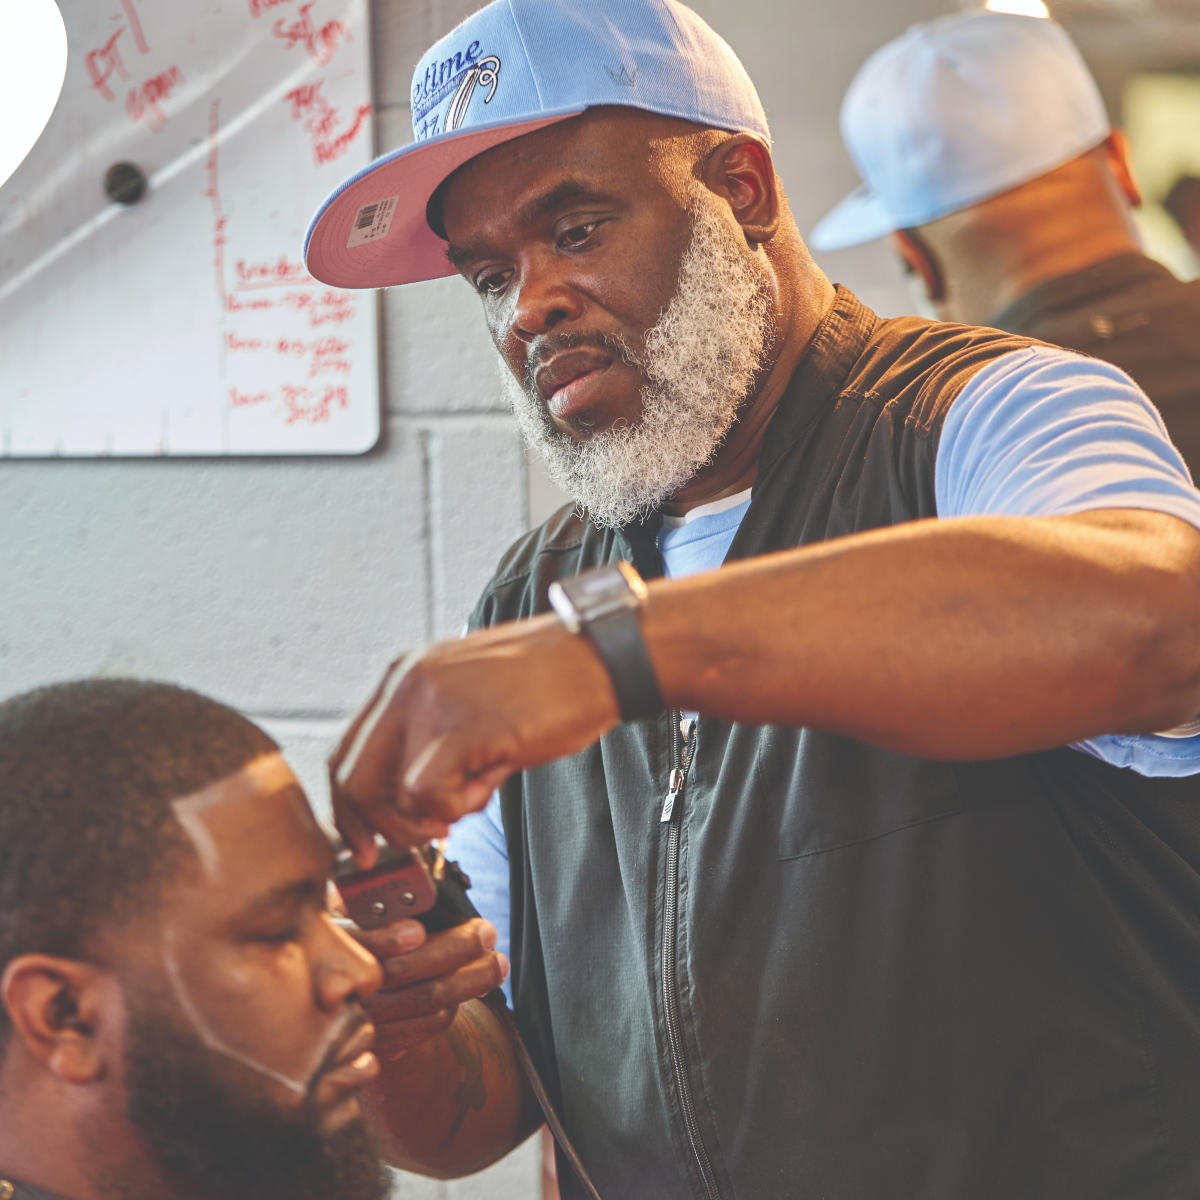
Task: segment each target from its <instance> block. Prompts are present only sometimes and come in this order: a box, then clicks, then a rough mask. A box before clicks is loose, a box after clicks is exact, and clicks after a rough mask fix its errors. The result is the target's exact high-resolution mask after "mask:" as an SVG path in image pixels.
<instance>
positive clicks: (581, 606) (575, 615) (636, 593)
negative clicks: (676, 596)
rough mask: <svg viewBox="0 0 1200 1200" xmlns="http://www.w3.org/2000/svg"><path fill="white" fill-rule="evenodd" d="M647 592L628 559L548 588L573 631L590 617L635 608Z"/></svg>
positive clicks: (584, 572)
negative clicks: (625, 561) (626, 561)
mask: <svg viewBox="0 0 1200 1200" xmlns="http://www.w3.org/2000/svg"><path fill="white" fill-rule="evenodd" d="M645 594H646V585H645V584H644V583H642V579H641V576H640V575H638V573H637V572H636V571H635V570H634V569H633V568H632V567H631V566H629V564H628V563H624V562H622V563H616V564H612V565H609V566H605V567H597V568H595V570H591V571H582V572H580V574H578V575H572V576H569V577H568V578H566V579H560V580H558V581H557V582H555V583H552V584H551V585H550V588H549V591H548V592H547V599H549V601H550V604H551V607H552V608H553V609H554V611H555V612H556V613H558V615H559V617H561V618H562V621H563V624H565V625H566V627H567V628H568V629H569V630H571V632H572V633H576V632H578V631H579V629H580V627H581V626H583V625H585V624H587V622H589V621H595V620H598V619H599V618H601V617H605V616H608V615H609V614H610V613H615V612H620V611H622V610H623V609H635V608H637V607H638V605H639V604H640V603H641V601H642V599H643V598H644V596H645Z"/></svg>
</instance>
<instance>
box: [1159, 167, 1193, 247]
mask: <svg viewBox="0 0 1200 1200" xmlns="http://www.w3.org/2000/svg"><path fill="white" fill-rule="evenodd" d="M1163 208H1165V209H1166V210H1167V212H1168V213H1170V215H1171V216H1172V217H1173V218H1174V219H1175V224H1176V225H1178V226H1179V232H1180V233H1182V234H1183V238H1184V241H1186V242H1187V244H1188V246H1189V247H1190V248H1191V251H1192V254H1193V255H1194V256H1195V259H1196V261H1197V262H1198V263H1200V176H1197V175H1188V174H1185V175H1180V176H1179V178H1178V179H1176V180H1175V182H1174V183H1173V184H1171V187H1170V189H1169V190H1168V191H1167V194H1166V196H1165V197H1164V198H1163Z"/></svg>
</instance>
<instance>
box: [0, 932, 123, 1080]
mask: <svg viewBox="0 0 1200 1200" xmlns="http://www.w3.org/2000/svg"><path fill="white" fill-rule="evenodd" d="M106 982H107V977H106V975H105V973H104V972H103V971H102V970H101V969H100V968H99V967H96V966H93V965H92V964H90V963H85V962H80V961H79V960H78V959H73V958H58V957H56V956H54V955H50V954H21V955H18V956H17V957H16V958H14V959H12V960H11V961H10V962H9V964H8V966H7V967H6V968H5V969H4V974H3V975H0V1004H3V1005H4V1007H5V1009H6V1010H7V1011H8V1017H9V1020H10V1021H11V1022H12V1025H13V1033H14V1036H15V1037H17V1038H19V1039H20V1041H21V1043H22V1045H23V1046H24V1049H25V1051H26V1053H28V1054H29V1055H30V1056H32V1057H33V1058H35V1059H37V1060H38V1061H39V1062H41V1063H42V1065H43V1066H44V1067H45V1068H46V1070H48V1071H50V1072H52V1073H53V1074H55V1075H57V1076H59V1077H60V1078H61V1079H62V1080H63V1081H64V1082H67V1083H91V1082H93V1081H94V1080H96V1079H99V1078H100V1077H101V1076H102V1075H103V1073H104V1055H103V1053H102V1051H101V1045H100V1038H99V1036H98V1035H99V1033H100V1031H101V1029H102V1028H103V1026H104V1024H105V1022H106V1021H107V1020H110V1019H111V1016H112V1014H110V1013H109V1012H108V1008H109V1007H110V1006H111V1003H112V996H113V994H114V993H113V991H112V989H111V987H107V986H105V984H106Z"/></svg>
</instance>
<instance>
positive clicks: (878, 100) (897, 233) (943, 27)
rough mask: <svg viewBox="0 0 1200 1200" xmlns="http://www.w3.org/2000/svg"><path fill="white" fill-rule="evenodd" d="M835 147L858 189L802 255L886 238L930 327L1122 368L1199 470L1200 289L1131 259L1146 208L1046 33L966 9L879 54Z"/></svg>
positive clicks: (1082, 73)
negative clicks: (1008, 336)
mask: <svg viewBox="0 0 1200 1200" xmlns="http://www.w3.org/2000/svg"><path fill="white" fill-rule="evenodd" d="M841 126H842V136H843V139H844V140H845V143H846V147H847V149H848V150H849V152H850V155H851V157H852V158H853V159H854V161H855V163H856V164H857V166H858V169H859V172H860V173H861V175H862V177H863V179H864V180H865V183H864V184H863V186H861V187H860V188H859V189H858V190H857V191H855V192H853V193H852V194H851V195H850V196H848V197H847V198H846V199H845V200H843V201H842V202H841V203H840V204H839V205H838V206H837V207H836V208H834V209H833V210H832V211H831V212H830V213H828V214H827V215H826V216H825V217H824V218H823V219H822V220H821V221H820V222H819V223H818V225H817V226H816V228H815V229H814V230H813V231H812V234H811V235H810V237H809V244H810V245H811V246H812V247H813V248H814V249H817V250H835V249H838V248H840V247H843V246H850V245H855V244H857V243H859V242H865V241H868V240H870V239H872V238H877V237H884V236H886V237H887V239H888V242H889V243H890V245H891V246H892V248H893V249H894V250H895V252H896V253H897V255H898V256H899V258H900V261H901V263H902V264H903V266H904V269H905V271H906V272H907V273H908V274H910V275H911V276H912V278H913V279H914V281H915V283H916V285H917V287H918V288H919V291H920V296H921V298H922V299H923V300H927V301H928V303H929V304H930V305H931V306H932V308H933V310H934V312H935V313H936V315H937V316H938V317H940V318H941V319H942V320H945V321H961V322H963V323H964V324H969V325H991V326H994V327H995V328H997V329H1004V330H1008V331H1009V332H1012V333H1019V334H1024V335H1028V336H1030V337H1036V338H1041V339H1043V340H1045V341H1048V342H1053V343H1055V344H1056V345H1059V346H1067V347H1069V348H1071V349H1074V350H1080V351H1083V352H1085V353H1087V354H1094V355H1096V356H1097V357H1098V358H1103V359H1106V360H1107V361H1109V362H1111V363H1115V364H1116V365H1117V366H1119V367H1121V368H1122V370H1125V371H1127V372H1128V373H1129V374H1130V375H1132V376H1133V378H1134V379H1135V380H1136V381H1137V382H1138V384H1140V385H1141V387H1142V388H1143V389H1144V390H1145V392H1146V393H1147V395H1149V397H1150V399H1151V400H1153V401H1154V403H1155V404H1156V405H1157V406H1158V408H1159V410H1160V411H1161V412H1162V414H1163V418H1164V420H1165V421H1166V425H1167V429H1168V430H1169V432H1170V434H1171V437H1172V438H1173V440H1174V441H1175V443H1176V445H1178V446H1179V448H1180V450H1182V452H1183V456H1184V458H1185V459H1186V460H1187V462H1188V465H1189V467H1190V468H1191V471H1192V474H1193V476H1195V475H1196V474H1197V471H1198V470H1200V338H1197V337H1196V329H1197V328H1200V283H1197V282H1189V283H1183V282H1181V281H1179V280H1178V279H1176V278H1175V277H1174V276H1173V275H1172V274H1171V272H1170V271H1168V270H1167V268H1166V267H1164V266H1162V265H1161V264H1159V263H1157V262H1155V261H1154V260H1152V259H1150V258H1147V257H1146V256H1145V255H1144V254H1143V253H1142V249H1141V244H1140V241H1139V238H1138V233H1137V229H1136V227H1135V225H1134V222H1133V219H1132V216H1131V210H1132V209H1133V208H1135V207H1136V206H1137V205H1138V204H1139V203H1140V202H1141V197H1140V194H1139V191H1138V185H1137V183H1136V181H1135V179H1134V175H1133V170H1132V167H1131V165H1130V160H1129V148H1128V143H1127V142H1126V140H1125V137H1124V136H1123V134H1122V133H1121V132H1120V131H1119V130H1115V129H1113V128H1111V126H1110V124H1109V121H1108V117H1107V115H1106V113H1105V109H1104V103H1103V101H1102V99H1101V97H1100V93H1099V90H1098V89H1097V87H1096V84H1095V81H1094V80H1093V79H1092V76H1091V74H1090V72H1089V71H1088V69H1087V66H1086V65H1085V64H1084V61H1083V59H1082V57H1081V56H1080V54H1079V51H1078V50H1077V49H1076V47H1075V46H1074V44H1073V43H1072V42H1071V40H1070V38H1068V36H1067V34H1066V33H1065V32H1064V31H1063V29H1062V28H1061V27H1060V26H1058V25H1057V24H1055V23H1054V22H1053V21H1049V20H1042V19H1039V18H1036V17H1022V16H1015V15H1012V14H1009V13H993V12H984V11H980V12H971V13H965V14H961V15H955V16H949V17H943V18H941V19H939V20H936V21H931V22H929V23H927V24H922V25H916V26H914V27H913V28H911V29H910V30H909V31H908V32H907V33H905V34H904V35H903V36H901V37H899V38H897V39H896V40H894V41H892V42H889V43H888V44H887V45H885V46H884V47H882V48H881V49H880V50H877V51H876V52H875V53H874V54H873V55H872V56H871V57H870V58H869V59H868V60H867V61H866V63H864V64H863V66H862V68H861V69H860V70H859V72H858V74H857V75H856V76H855V78H854V81H853V82H852V83H851V85H850V88H849V90H848V91H847V93H846V98H845V100H844V102H843V104H842V114H841Z"/></svg>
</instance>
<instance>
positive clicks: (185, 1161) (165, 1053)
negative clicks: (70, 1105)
mask: <svg viewBox="0 0 1200 1200" xmlns="http://www.w3.org/2000/svg"><path fill="white" fill-rule="evenodd" d="M133 1031H134V1032H133V1033H132V1035H131V1044H130V1046H129V1049H128V1051H127V1054H126V1060H125V1066H126V1079H127V1086H128V1092H129V1100H128V1116H129V1120H130V1124H131V1125H132V1126H133V1127H134V1128H135V1129H136V1130H137V1132H138V1133H139V1134H140V1135H141V1137H142V1140H143V1142H144V1143H145V1145H146V1147H147V1149H148V1150H149V1152H150V1154H151V1156H152V1157H153V1158H154V1159H155V1161H156V1162H157V1163H158V1165H159V1166H160V1168H162V1169H163V1170H164V1171H165V1172H166V1173H167V1174H168V1176H170V1177H171V1178H173V1179H175V1180H177V1181H178V1182H179V1185H180V1186H181V1187H182V1188H185V1189H186V1194H188V1195H210V1196H228V1197H230V1200H233V1198H235V1197H236V1200H384V1197H386V1196H387V1195H388V1194H389V1190H390V1185H389V1182H388V1178H387V1173H386V1171H385V1169H384V1167H383V1163H382V1160H381V1158H380V1155H379V1152H378V1150H377V1149H376V1148H375V1147H374V1145H373V1144H372V1142H371V1139H370V1137H369V1135H368V1133H367V1129H366V1127H365V1125H364V1124H363V1122H362V1120H361V1119H357V1120H355V1121H353V1122H351V1123H350V1124H348V1125H346V1126H344V1127H343V1128H341V1129H340V1130H338V1131H337V1132H336V1133H333V1134H326V1133H322V1132H321V1130H320V1128H319V1124H318V1118H317V1113H316V1111H315V1109H314V1107H313V1105H312V1103H311V1089H310V1099H309V1101H306V1102H305V1103H304V1104H303V1105H302V1106H301V1107H300V1108H299V1110H298V1111H295V1112H285V1111H283V1110H282V1109H281V1108H280V1107H279V1106H278V1105H277V1104H276V1103H274V1102H272V1101H270V1100H268V1099H265V1098H254V1099H252V1098H250V1097H248V1096H247V1095H246V1094H245V1090H244V1086H243V1087H239V1086H238V1085H237V1084H236V1083H235V1082H234V1081H233V1080H232V1079H230V1078H226V1076H225V1074H224V1072H223V1070H222V1069H221V1068H222V1066H223V1060H220V1059H215V1058H214V1057H213V1055H212V1054H211V1053H210V1052H209V1051H208V1050H207V1049H206V1048H205V1047H204V1046H203V1045H201V1044H199V1043H198V1042H197V1041H196V1039H195V1037H194V1036H192V1035H190V1034H188V1033H184V1032H181V1031H179V1030H178V1029H176V1028H175V1027H174V1026H173V1024H172V1023H171V1022H170V1021H169V1020H167V1019H165V1018H164V1017H162V1016H160V1015H158V1014H156V1013H153V1012H150V1011H141V1012H139V1013H138V1015H137V1020H136V1022H135V1023H134V1024H133Z"/></svg>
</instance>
